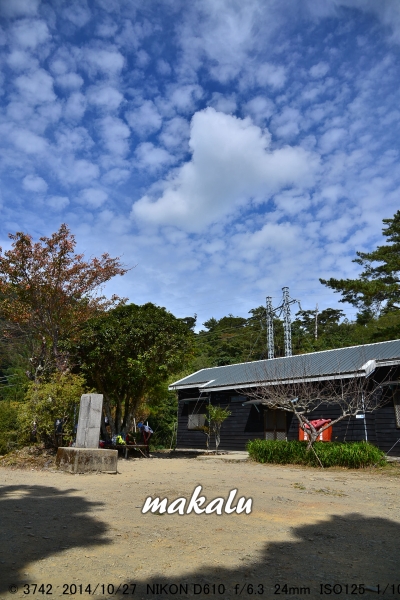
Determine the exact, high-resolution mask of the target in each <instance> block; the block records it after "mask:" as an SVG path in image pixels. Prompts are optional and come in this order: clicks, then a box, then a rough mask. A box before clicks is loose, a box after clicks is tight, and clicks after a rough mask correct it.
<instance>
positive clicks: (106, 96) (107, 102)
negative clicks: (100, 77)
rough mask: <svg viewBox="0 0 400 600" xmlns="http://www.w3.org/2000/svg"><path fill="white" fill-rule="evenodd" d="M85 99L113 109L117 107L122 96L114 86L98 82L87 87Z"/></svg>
mask: <svg viewBox="0 0 400 600" xmlns="http://www.w3.org/2000/svg"><path fill="white" fill-rule="evenodd" d="M87 99H88V101H89V102H90V103H91V104H95V105H96V106H101V107H103V108H104V109H106V110H110V111H114V110H116V109H117V108H118V107H119V105H120V104H121V102H122V101H123V99H124V97H123V95H122V94H121V92H119V91H118V90H117V89H116V88H115V87H112V86H110V85H101V84H100V85H96V86H91V87H90V88H89V89H88V91H87Z"/></svg>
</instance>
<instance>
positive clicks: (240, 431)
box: [177, 373, 400, 456]
mask: <svg viewBox="0 0 400 600" xmlns="http://www.w3.org/2000/svg"><path fill="white" fill-rule="evenodd" d="M398 375H399V373H397V374H396V377H397V376H398ZM385 393H386V396H387V400H386V403H385V404H384V406H382V407H381V408H379V409H377V410H376V411H375V412H373V413H369V414H368V413H367V414H366V426H367V438H368V441H369V442H370V443H372V444H375V445H377V446H378V447H379V448H381V450H383V451H384V452H386V453H387V452H388V451H389V450H390V452H389V455H390V456H400V441H399V442H398V443H397V444H396V445H394V444H395V443H396V442H397V441H398V440H400V428H398V427H396V419H395V410H394V405H393V399H392V395H391V392H390V390H389V389H387V391H386V392H385ZM199 396H200V394H199V390H198V389H192V390H185V391H180V392H179V405H178V435H177V447H178V448H197V449H205V448H206V436H205V435H204V433H202V432H201V431H196V430H191V429H188V428H187V426H188V415H189V412H193V411H194V412H197V413H205V407H206V405H207V404H208V402H211V404H214V405H219V406H221V407H222V408H227V409H228V410H229V411H231V413H232V414H231V416H230V417H228V418H227V419H226V421H225V422H224V423H223V425H222V428H221V443H220V446H219V448H220V449H221V450H245V449H246V443H247V442H248V441H249V440H253V439H257V438H258V439H263V438H264V410H265V409H263V408H262V407H261V406H258V407H257V408H256V406H254V405H253V406H243V402H245V401H246V398H245V397H243V398H241V399H240V398H239V399H238V394H236V395H235V392H234V391H225V392H219V393H214V392H212V393H211V395H210V399H208V397H207V398H205V397H203V399H201V400H197V401H190V398H199ZM235 398H236V400H235ZM257 409H258V410H257ZM310 416H311V417H312V418H314V419H318V418H324V419H328V418H329V419H332V420H334V419H335V418H336V417H337V416H339V407H338V406H335V405H332V404H329V405H321V406H320V407H319V408H318V409H317V410H316V411H314V412H313V413H311V415H310ZM287 423H288V440H298V439H299V427H298V422H297V419H296V418H292V415H290V414H288V416H287ZM363 440H365V426H364V419H356V418H355V417H350V418H346V419H343V420H342V421H340V422H339V423H337V424H336V425H334V426H333V430H332V441H337V442H346V441H347V442H354V441H363ZM392 446H394V447H393V448H392ZM214 448H215V441H214V439H213V438H212V439H211V443H210V449H214Z"/></svg>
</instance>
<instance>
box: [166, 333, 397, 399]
mask: <svg viewBox="0 0 400 600" xmlns="http://www.w3.org/2000/svg"><path fill="white" fill-rule="evenodd" d="M368 361H376V362H378V363H379V362H385V361H397V362H398V363H399V364H400V340H393V341H390V342H379V343H377V344H366V345H364V346H351V347H348V348H337V349H335V350H325V351H322V352H312V353H310V354H298V355H296V356H288V357H283V358H273V359H269V360H259V361H255V362H248V363H239V364H236V365H226V366H224V367H212V368H209V369H201V370H200V371H197V372H196V373H193V374H192V375H188V376H187V377H184V378H183V379H180V380H179V381H175V383H173V384H171V385H170V389H185V388H190V387H201V388H202V389H204V390H206V389H210V390H211V389H215V388H224V387H228V388H229V387H237V388H239V387H245V386H246V385H251V384H253V385H254V384H255V383H260V382H264V383H267V382H271V383H272V382H274V381H286V380H299V379H311V378H322V379H324V378H325V377H326V378H328V377H329V376H336V377H337V376H339V375H346V374H347V375H349V374H354V373H357V372H361V371H362V369H363V367H364V366H365V364H366V363H367V362H368ZM364 368H365V367H364ZM364 374H366V373H364Z"/></svg>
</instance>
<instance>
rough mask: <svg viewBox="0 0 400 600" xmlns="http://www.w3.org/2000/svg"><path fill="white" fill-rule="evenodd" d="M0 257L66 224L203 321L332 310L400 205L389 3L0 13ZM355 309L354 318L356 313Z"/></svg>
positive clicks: (142, 295) (34, 3) (45, 8)
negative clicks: (277, 309)
mask: <svg viewBox="0 0 400 600" xmlns="http://www.w3.org/2000/svg"><path fill="white" fill-rule="evenodd" d="M0 17H1V28H0V52H1V62H0V90H1V95H0V106H1V111H0V178H1V188H0V245H1V246H2V247H3V249H6V248H8V247H9V240H8V238H7V234H8V233H9V232H15V231H25V232H29V233H31V234H32V235H33V237H34V238H35V239H36V238H38V237H39V236H41V235H49V234H51V233H52V232H53V231H55V230H57V229H58V227H59V225H60V224H61V223H63V222H66V223H67V224H68V225H69V226H70V228H71V230H72V232H73V233H74V234H75V236H76V238H77V242H78V248H79V250H80V251H83V252H85V254H87V255H98V254H100V253H102V252H109V253H110V254H111V255H113V256H115V255H120V256H122V259H123V261H124V263H125V264H127V265H129V266H133V265H136V267H135V268H134V269H132V270H131V271H130V272H129V274H127V275H126V276H125V277H123V278H117V279H116V280H115V281H114V282H113V283H112V285H109V286H108V288H107V291H108V292H111V291H112V292H116V293H118V294H120V295H122V296H127V297H129V299H130V300H131V301H132V302H135V303H138V304H142V303H144V302H148V301H150V302H154V303H156V304H159V305H161V306H165V307H166V308H168V309H169V310H171V311H172V312H173V313H174V314H176V315H177V316H180V317H184V316H188V315H192V314H194V313H197V314H198V322H199V323H202V322H203V321H204V320H206V319H208V318H210V317H211V316H214V317H216V318H219V317H221V316H223V315H226V314H228V313H233V314H234V315H241V316H246V314H247V311H248V310H249V309H250V308H253V307H255V306H259V305H260V304H263V303H264V302H265V296H266V295H272V296H273V297H274V303H276V304H278V303H279V300H280V296H281V288H282V287H283V286H285V285H288V286H289V287H290V293H291V296H292V297H296V298H299V299H300V300H301V302H302V306H303V308H305V309H313V308H314V307H315V304H316V303H317V302H318V304H319V307H320V308H324V307H327V306H336V305H337V300H338V297H337V296H336V295H335V294H333V292H331V291H330V290H329V289H327V288H325V287H323V286H322V285H321V284H320V283H319V281H318V278H319V277H323V278H327V277H331V276H334V277H352V276H354V275H356V274H357V272H358V266H357V265H355V264H354V263H352V262H351V261H352V259H353V258H354V256H355V252H356V251H357V250H362V251H366V250H370V249H372V248H374V247H375V246H376V244H377V243H380V242H381V240H382V236H381V229H382V219H383V218H386V217H391V216H392V215H393V214H394V212H395V211H396V210H398V209H399V207H400V202H399V186H400V168H399V139H400V135H399V133H400V131H399V123H400V118H399V117H400V112H399V106H400V92H399V82H400V61H399V54H400V3H399V2H398V0H246V2H242V1H239V0H193V2H187V1H184V0H182V1H180V0H160V1H153V0H146V1H143V0H142V1H141V2H139V1H135V0H132V1H129V0H126V1H123V0H120V1H116V0H96V1H95V0H93V1H87V2H86V1H85V0H79V1H76V2H74V1H71V0H68V1H63V0H51V1H48V2H43V1H42V2H41V1H40V0H1V2H0ZM348 308H349V310H348V315H349V316H350V317H352V316H354V310H353V309H352V308H351V307H348Z"/></svg>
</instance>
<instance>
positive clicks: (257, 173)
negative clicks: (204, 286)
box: [132, 108, 317, 231]
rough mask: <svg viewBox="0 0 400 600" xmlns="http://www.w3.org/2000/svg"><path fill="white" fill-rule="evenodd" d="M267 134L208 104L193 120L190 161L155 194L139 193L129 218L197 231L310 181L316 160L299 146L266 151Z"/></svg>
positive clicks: (248, 121) (249, 122) (248, 122)
mask: <svg viewBox="0 0 400 600" xmlns="http://www.w3.org/2000/svg"><path fill="white" fill-rule="evenodd" d="M269 144H270V136H269V135H267V134H266V133H263V131H262V130H261V129H260V128H259V127H257V126H255V125H253V124H252V122H251V121H250V120H249V119H243V120H242V119H238V118H236V117H232V116H229V115H226V114H223V113H217V112H216V111H215V110H214V109H212V108H208V109H206V110H204V111H201V112H198V113H196V114H195V115H194V117H193V119H192V127H191V138H190V147H191V150H192V152H193V157H192V160H191V161H190V162H188V163H186V164H184V165H183V166H182V167H181V168H179V169H178V170H177V171H176V173H175V174H174V175H173V176H171V177H169V178H168V179H167V180H165V181H163V182H162V185H163V193H162V195H161V196H160V197H158V198H153V197H152V196H151V194H150V195H145V196H143V197H142V198H141V199H140V200H139V201H137V202H136V203H135V204H134V205H133V207H132V216H133V217H134V218H137V219H140V220H144V221H149V222H151V223H155V224H159V225H166V224H169V225H176V226H178V227H182V228H183V229H185V230H188V231H200V230H201V229H203V228H204V227H206V226H207V225H209V224H211V223H213V222H215V221H217V220H219V219H221V218H223V217H225V216H227V215H228V214H231V215H232V214H233V213H235V212H236V211H237V209H238V208H239V207H241V206H244V205H246V204H249V203H250V202H251V201H258V202H260V201H262V200H266V199H268V197H270V196H271V194H272V193H274V192H276V191H278V190H279V189H281V187H288V186H291V185H303V184H307V183H310V182H311V181H312V180H313V174H314V171H315V169H316V166H317V159H316V157H315V156H313V155H312V154H311V153H309V152H306V151H305V150H303V149H302V148H299V147H296V148H291V147H289V146H286V147H284V148H280V149H277V150H274V151H271V150H269Z"/></svg>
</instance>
